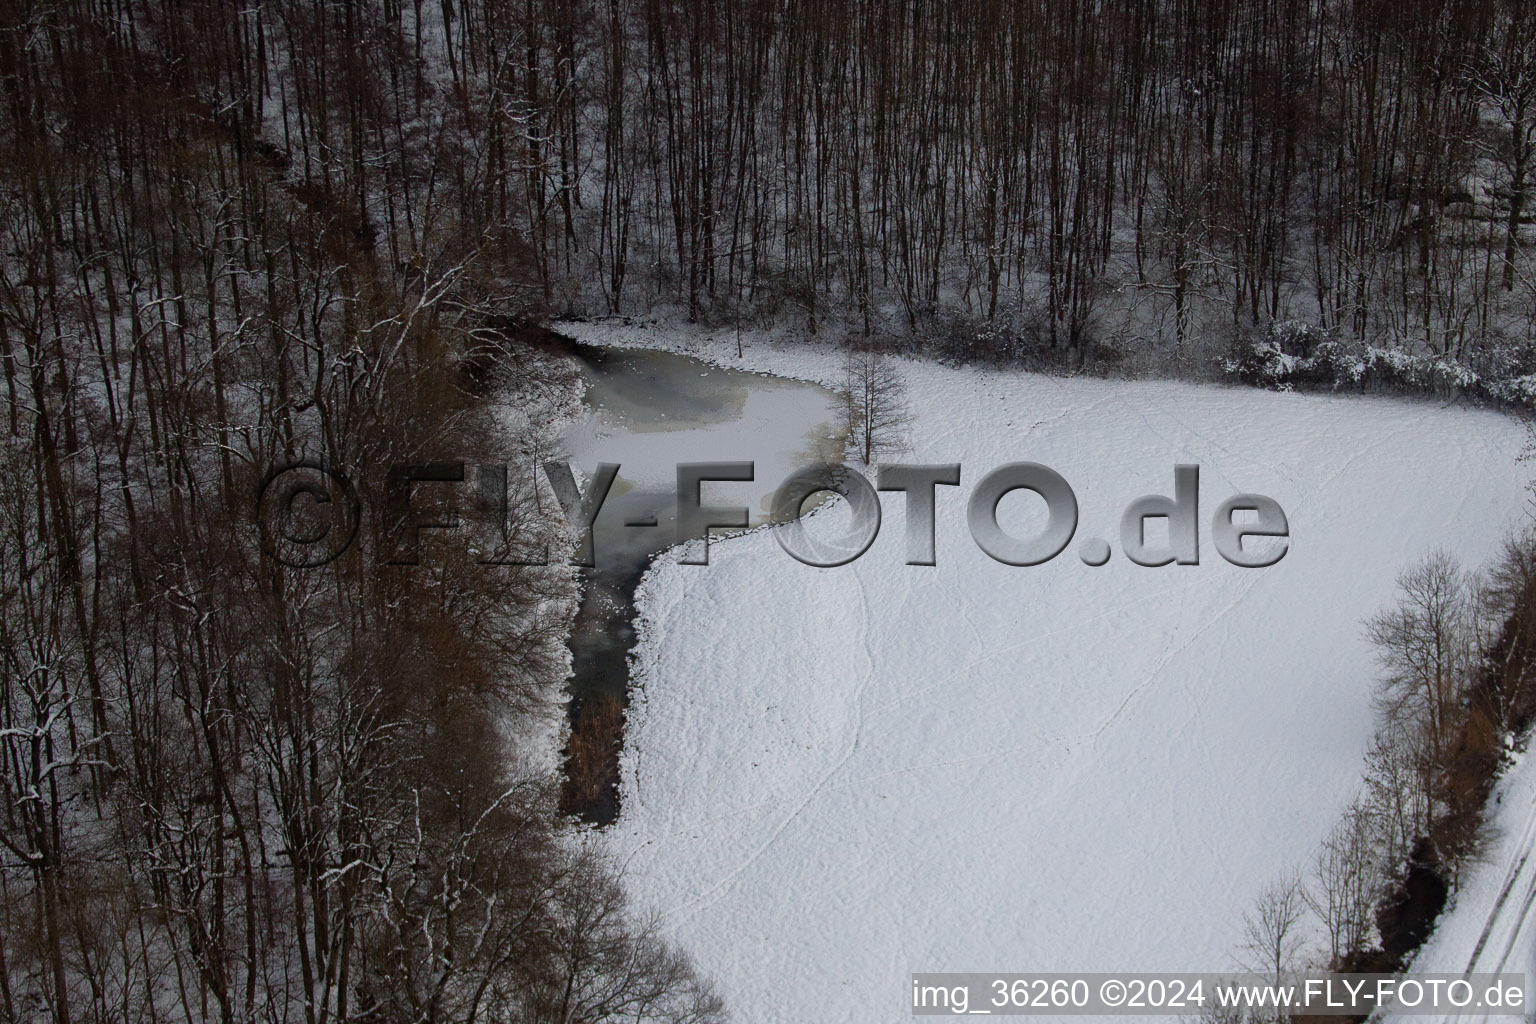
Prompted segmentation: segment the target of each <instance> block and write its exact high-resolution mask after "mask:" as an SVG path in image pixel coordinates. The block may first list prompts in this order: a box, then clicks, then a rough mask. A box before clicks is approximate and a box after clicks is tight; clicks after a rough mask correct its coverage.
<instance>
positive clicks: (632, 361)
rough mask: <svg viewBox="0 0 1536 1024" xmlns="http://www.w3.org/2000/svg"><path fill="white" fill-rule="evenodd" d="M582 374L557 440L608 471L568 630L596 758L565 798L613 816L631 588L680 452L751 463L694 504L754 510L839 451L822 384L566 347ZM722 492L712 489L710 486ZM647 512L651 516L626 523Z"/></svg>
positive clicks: (668, 496)
mask: <svg viewBox="0 0 1536 1024" xmlns="http://www.w3.org/2000/svg"><path fill="white" fill-rule="evenodd" d="M575 354H576V357H577V359H578V360H579V361H580V363H581V367H582V372H583V375H584V376H585V378H586V381H587V391H586V394H585V397H584V400H583V401H584V404H585V406H586V414H585V415H584V416H583V417H581V418H580V419H579V420H577V421H576V422H574V423H573V424H571V426H570V427H569V428H568V429H567V431H566V433H565V435H564V438H563V442H564V446H565V450H566V453H567V454H568V456H569V458H570V462H571V466H572V468H573V469H574V470H575V471H576V473H577V475H578V476H579V477H584V478H590V476H591V475H592V474H593V472H594V471H595V470H596V468H597V465H598V464H599V463H603V462H610V463H618V464H619V475H618V478H617V479H616V480H615V481H614V484H613V488H612V489H611V490H610V491H609V493H608V498H607V500H606V501H605V502H604V503H603V506H602V511H601V512H600V513H599V514H598V518H597V522H596V524H595V525H594V528H593V548H594V561H595V563H596V565H595V566H594V568H592V569H589V570H586V571H585V589H584V594H583V599H582V605H581V610H580V612H579V613H578V615H577V620H576V626H575V630H574V631H573V634H572V640H571V648H572V654H573V660H574V665H573V672H574V675H573V678H572V681H571V694H572V698H573V699H572V707H571V716H572V727H573V731H574V733H575V735H576V736H577V738H578V739H579V740H581V739H584V740H585V741H586V742H587V744H588V745H589V747H590V746H591V745H596V746H597V747H598V748H600V752H601V756H600V757H597V758H596V762H597V763H592V764H587V765H582V766H577V765H572V766H570V768H571V771H570V774H571V775H572V776H573V777H572V781H571V784H570V785H568V787H567V793H566V801H565V803H566V807H567V809H568V810H572V811H576V812H579V813H581V814H582V815H583V816H585V817H586V818H588V819H589V820H592V821H596V822H599V823H606V822H610V821H612V820H613V819H614V817H616V816H617V814H618V800H617V783H618V748H619V745H620V744H621V743H622V713H621V709H622V707H623V706H624V704H625V703H627V685H628V680H629V671H628V668H629V666H628V658H629V651H630V648H631V647H632V646H633V645H634V630H633V627H632V624H631V623H632V620H633V618H634V606H633V598H634V591H635V587H636V585H637V584H638V583H639V581H640V578H641V576H642V575H643V574H644V572H645V569H646V567H647V566H648V565H649V564H650V560H651V557H652V556H653V555H655V554H656V553H657V552H659V551H663V550H665V549H666V548H668V547H670V546H671V545H672V544H673V543H674V542H675V540H676V536H675V534H676V526H675V520H676V488H677V482H676V476H677V463H679V462H705V461H731V462H744V461H751V462H753V463H754V464H755V475H754V480H753V481H752V482H750V483H746V482H741V483H735V482H733V483H729V484H709V483H706V484H704V485H703V491H702V498H703V502H704V504H711V503H713V504H727V505H746V506H747V507H748V508H749V510H750V512H751V519H752V523H753V525H758V524H760V523H762V522H764V521H765V520H766V517H767V513H768V508H769V500H770V498H771V496H772V494H773V491H774V489H775V488H776V487H777V486H778V484H779V482H780V481H781V480H782V479H783V478H784V477H785V476H787V475H788V474H789V473H790V472H791V471H792V470H793V469H795V468H796V467H798V466H800V465H804V464H806V463H808V462H816V461H840V455H841V452H842V448H843V440H842V437H843V435H842V432H841V426H840V424H839V405H838V401H837V398H836V396H835V395H833V393H832V392H830V391H828V390H827V389H825V388H821V387H818V386H816V385H814V384H807V383H803V382H801V381H795V380H787V379H784V378H782V377H774V376H770V375H768V374H761V373H749V372H745V371H740V370H725V369H720V368H719V367H714V366H710V365H708V364H706V363H702V362H699V361H698V360H696V359H689V358H687V357H686V356H679V355H673V354H671V353H666V352H654V351H648V350H638V349H629V350H612V351H610V350H605V349H601V348H595V347H591V346H578V347H577V348H576V350H575ZM717 488H720V489H725V488H729V490H728V497H726V496H721V497H712V494H714V493H715V491H716V489H717ZM637 520H654V521H655V524H656V525H654V526H635V525H626V523H633V522H635V521H637Z"/></svg>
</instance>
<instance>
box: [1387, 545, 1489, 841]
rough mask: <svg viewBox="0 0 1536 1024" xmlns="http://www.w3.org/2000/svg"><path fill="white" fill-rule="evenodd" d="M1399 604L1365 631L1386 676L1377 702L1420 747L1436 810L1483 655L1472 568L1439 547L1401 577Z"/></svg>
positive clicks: (1429, 808) (1428, 808) (1423, 776)
mask: <svg viewBox="0 0 1536 1024" xmlns="http://www.w3.org/2000/svg"><path fill="white" fill-rule="evenodd" d="M1397 586H1398V600H1397V604H1396V606H1395V607H1393V608H1389V609H1387V610H1386V611H1383V612H1380V613H1378V614H1376V615H1374V616H1372V617H1371V618H1370V619H1369V620H1368V621H1367V623H1366V636H1367V637H1368V638H1369V639H1370V641H1371V643H1373V644H1374V645H1375V646H1376V655H1377V660H1378V663H1379V664H1380V666H1381V672H1382V675H1381V679H1380V682H1379V684H1378V689H1377V694H1376V705H1377V711H1378V714H1379V715H1380V717H1381V720H1382V722H1383V723H1384V724H1385V725H1386V726H1388V727H1389V728H1390V729H1392V730H1393V731H1394V733H1395V735H1397V736H1398V737H1400V738H1401V739H1402V740H1404V741H1406V742H1407V743H1409V744H1411V745H1412V746H1413V747H1414V748H1416V749H1417V751H1418V754H1417V762H1418V771H1419V774H1420V781H1421V789H1422V792H1423V795H1424V799H1425V807H1424V817H1425V818H1426V819H1428V818H1430V817H1432V816H1433V814H1434V810H1435V804H1436V801H1437V800H1438V797H1439V786H1440V773H1441V772H1442V771H1443V770H1444V768H1445V766H1446V763H1447V758H1448V755H1449V752H1450V745H1451V743H1452V742H1453V738H1454V734H1455V731H1456V729H1457V728H1458V727H1459V725H1460V724H1461V718H1462V713H1463V709H1462V697H1463V695H1464V693H1465V690H1466V685H1467V680H1468V676H1469V673H1470V671H1471V669H1472V667H1473V665H1474V664H1475V661H1476V643H1475V631H1474V629H1473V620H1472V615H1473V610H1474V609H1473V602H1472V594H1471V589H1470V586H1469V582H1468V579H1467V577H1466V574H1465V573H1463V571H1462V569H1461V567H1460V565H1459V564H1458V563H1457V562H1456V560H1455V559H1454V558H1452V557H1451V556H1450V555H1449V554H1447V553H1446V552H1444V551H1434V552H1431V553H1430V554H1429V555H1428V556H1426V557H1425V558H1424V560H1423V561H1421V562H1420V563H1419V564H1418V565H1415V566H1413V567H1411V568H1409V569H1408V570H1406V571H1405V572H1404V573H1403V574H1402V575H1400V576H1399V577H1398V580H1397Z"/></svg>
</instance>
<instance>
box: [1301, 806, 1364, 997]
mask: <svg viewBox="0 0 1536 1024" xmlns="http://www.w3.org/2000/svg"><path fill="white" fill-rule="evenodd" d="M1377 839H1378V836H1377V831H1376V828H1375V827H1374V822H1373V821H1372V815H1371V812H1370V810H1369V809H1368V808H1367V806H1366V805H1365V804H1364V803H1362V802H1361V801H1360V800H1354V801H1351V803H1350V805H1349V807H1348V808H1347V809H1346V810H1345V811H1344V815H1343V817H1341V818H1340V819H1339V822H1338V824H1336V825H1335V826H1334V827H1333V831H1332V832H1330V833H1329V834H1328V838H1327V839H1326V840H1324V841H1323V847H1322V849H1321V850H1319V851H1318V853H1317V859H1316V861H1314V862H1313V866H1312V884H1311V885H1309V886H1307V887H1306V889H1305V890H1304V895H1305V897H1306V901H1307V905H1308V906H1309V907H1311V908H1312V912H1313V913H1314V914H1316V915H1317V918H1318V920H1319V921H1321V922H1322V924H1323V928H1324V930H1325V931H1326V932H1327V933H1328V961H1329V967H1330V968H1331V969H1333V970H1339V969H1341V968H1342V967H1343V965H1344V961H1345V958H1347V957H1348V956H1349V955H1350V954H1351V953H1353V952H1356V951H1358V950H1361V949H1363V948H1364V947H1365V944H1366V940H1367V937H1368V936H1369V935H1370V930H1371V912H1372V909H1373V908H1374V906H1375V902H1376V893H1377V890H1378V889H1379V888H1380V885H1381V869H1380V860H1379V858H1378V855H1377Z"/></svg>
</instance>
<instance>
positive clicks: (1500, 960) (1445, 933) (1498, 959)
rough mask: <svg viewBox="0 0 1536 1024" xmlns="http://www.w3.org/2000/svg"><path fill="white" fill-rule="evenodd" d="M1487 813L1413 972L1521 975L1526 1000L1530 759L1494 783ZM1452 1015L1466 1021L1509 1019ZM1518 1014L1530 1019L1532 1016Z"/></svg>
mask: <svg viewBox="0 0 1536 1024" xmlns="http://www.w3.org/2000/svg"><path fill="white" fill-rule="evenodd" d="M1488 810H1489V830H1490V832H1489V834H1490V841H1489V842H1488V844H1487V847H1486V849H1485V850H1484V851H1483V856H1482V857H1481V858H1480V859H1479V862H1478V863H1475V864H1473V865H1472V866H1471V867H1470V868H1468V869H1467V870H1466V872H1465V874H1464V876H1463V878H1462V884H1461V888H1460V889H1459V890H1458V891H1457V893H1456V894H1455V895H1454V896H1453V897H1452V903H1451V905H1450V907H1449V908H1448V909H1447V910H1446V912H1445V913H1444V914H1442V915H1441V917H1440V921H1439V923H1438V924H1437V925H1436V927H1435V931H1434V934H1433V935H1431V936H1430V937H1429V940H1428V941H1427V942H1425V943H1424V947H1423V948H1422V949H1420V950H1419V953H1418V956H1416V957H1415V958H1414V962H1413V968H1412V969H1413V971H1414V972H1415V973H1417V972H1425V973H1429V972H1437V973H1438V972H1452V971H1455V972H1463V971H1464V972H1476V973H1479V974H1483V973H1487V974H1498V973H1504V972H1508V973H1511V974H1521V973H1523V974H1524V975H1525V977H1526V985H1527V987H1526V994H1527V996H1528V997H1529V996H1530V994H1531V992H1532V985H1533V984H1536V756H1532V754H1531V752H1529V751H1527V752H1526V753H1523V754H1522V755H1520V757H1519V759H1518V760H1517V761H1516V762H1515V764H1514V765H1513V766H1512V767H1511V768H1510V769H1509V771H1507V772H1505V774H1504V777H1503V778H1502V779H1500V780H1499V784H1498V786H1497V787H1496V788H1495V789H1494V794H1493V798H1492V800H1491V801H1490V803H1489V807H1488ZM1403 1019H1404V1020H1408V1019H1412V1020H1415V1021H1426V1020H1427V1018H1425V1017H1422V1016H1421V1017H1413V1018H1403ZM1454 1019H1455V1020H1459V1021H1463V1022H1467V1024H1472V1022H1475V1021H1477V1020H1479V1019H1487V1020H1497V1021H1508V1020H1509V1019H1510V1018H1509V1017H1488V1018H1479V1017H1477V1016H1475V1015H1469V1016H1461V1017H1456V1018H1454ZM1525 1019H1526V1020H1531V1019H1533V1015H1532V1013H1531V1012H1527V1014H1526V1016H1525Z"/></svg>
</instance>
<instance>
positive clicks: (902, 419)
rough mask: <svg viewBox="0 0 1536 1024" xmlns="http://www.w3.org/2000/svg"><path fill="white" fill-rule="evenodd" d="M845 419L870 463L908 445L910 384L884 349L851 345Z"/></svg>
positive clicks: (850, 434)
mask: <svg viewBox="0 0 1536 1024" xmlns="http://www.w3.org/2000/svg"><path fill="white" fill-rule="evenodd" d="M843 403H844V423H845V425H846V426H847V430H848V438H849V440H850V441H851V442H852V443H853V444H854V445H855V446H856V447H857V449H858V452H859V456H860V458H862V459H863V460H864V462H865V463H866V464H870V463H873V462H874V461H875V459H876V458H878V457H880V456H881V455H885V454H890V453H893V452H899V451H902V450H904V449H905V448H906V431H907V427H908V426H909V425H910V424H911V422H912V414H911V409H910V406H909V405H908V403H907V386H906V383H905V382H904V381H903V380H902V378H901V373H900V372H899V371H898V370H897V369H896V367H895V366H894V365H893V364H892V362H891V360H890V359H889V358H888V357H887V356H885V355H884V354H883V353H880V352H877V351H875V350H873V349H850V350H849V352H848V354H847V355H846V356H845V357H844V360H843Z"/></svg>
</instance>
